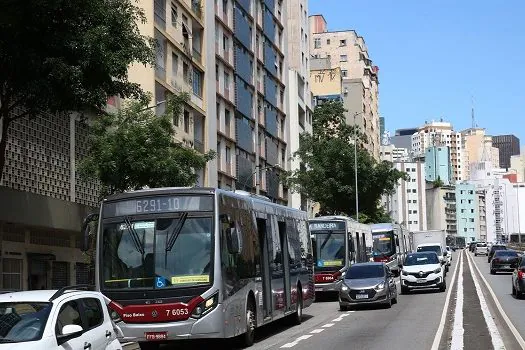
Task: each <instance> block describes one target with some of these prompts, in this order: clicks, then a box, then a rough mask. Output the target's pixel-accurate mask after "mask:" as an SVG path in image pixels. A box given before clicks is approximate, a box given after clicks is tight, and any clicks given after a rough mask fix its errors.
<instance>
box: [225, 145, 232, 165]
mask: <svg viewBox="0 0 525 350" xmlns="http://www.w3.org/2000/svg"><path fill="white" fill-rule="evenodd" d="M225 158H226V164H230V163H231V148H230V147H228V146H226V153H225Z"/></svg>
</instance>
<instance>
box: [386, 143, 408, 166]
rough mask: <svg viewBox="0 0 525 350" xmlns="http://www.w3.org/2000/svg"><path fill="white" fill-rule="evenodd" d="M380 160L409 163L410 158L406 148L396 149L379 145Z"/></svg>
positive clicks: (391, 146) (392, 146)
mask: <svg viewBox="0 0 525 350" xmlns="http://www.w3.org/2000/svg"><path fill="white" fill-rule="evenodd" d="M380 159H381V160H386V161H388V162H391V163H394V162H409V161H410V157H409V154H408V150H407V149H406V148H397V147H396V146H394V145H392V144H390V145H381V151H380Z"/></svg>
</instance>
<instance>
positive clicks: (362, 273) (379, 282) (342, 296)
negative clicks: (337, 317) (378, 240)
mask: <svg viewBox="0 0 525 350" xmlns="http://www.w3.org/2000/svg"><path fill="white" fill-rule="evenodd" d="M395 303H397V286H396V282H395V280H394V274H393V273H392V272H390V270H389V268H388V267H387V266H386V265H385V264H384V263H382V262H368V263H359V264H354V265H352V266H351V267H350V268H349V269H348V270H347V271H346V274H345V276H344V280H343V283H342V284H341V289H340V290H339V307H340V309H341V310H348V309H349V308H351V307H352V306H354V305H358V304H383V305H385V306H386V307H388V308H390V307H391V306H392V304H395Z"/></svg>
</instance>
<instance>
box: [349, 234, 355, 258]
mask: <svg viewBox="0 0 525 350" xmlns="http://www.w3.org/2000/svg"><path fill="white" fill-rule="evenodd" d="M348 251H349V252H350V253H355V245H354V239H353V238H352V232H348Z"/></svg>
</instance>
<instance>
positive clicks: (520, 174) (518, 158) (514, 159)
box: [510, 149, 525, 182]
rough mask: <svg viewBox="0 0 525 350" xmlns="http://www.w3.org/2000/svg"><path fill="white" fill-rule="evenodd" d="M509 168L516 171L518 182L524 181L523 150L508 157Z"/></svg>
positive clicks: (524, 156)
mask: <svg viewBox="0 0 525 350" xmlns="http://www.w3.org/2000/svg"><path fill="white" fill-rule="evenodd" d="M510 168H511V169H512V170H515V171H516V177H517V181H518V182H525V150H523V149H522V150H521V152H520V154H519V155H515V156H511V157H510Z"/></svg>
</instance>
